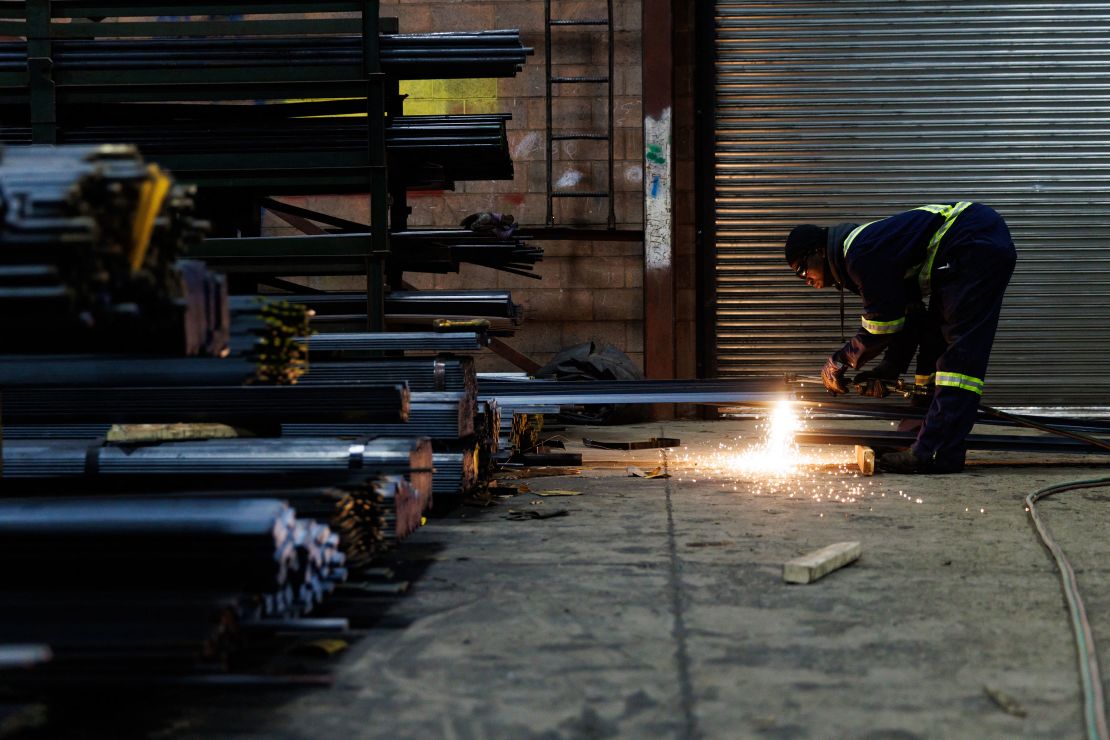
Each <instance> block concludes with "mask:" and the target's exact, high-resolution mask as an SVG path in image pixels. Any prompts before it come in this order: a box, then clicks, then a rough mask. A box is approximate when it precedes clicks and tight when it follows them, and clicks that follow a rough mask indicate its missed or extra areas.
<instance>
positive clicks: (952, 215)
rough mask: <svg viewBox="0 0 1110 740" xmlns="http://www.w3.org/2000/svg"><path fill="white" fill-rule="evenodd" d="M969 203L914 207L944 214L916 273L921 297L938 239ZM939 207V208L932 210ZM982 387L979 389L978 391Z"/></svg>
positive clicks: (929, 277) (927, 288)
mask: <svg viewBox="0 0 1110 740" xmlns="http://www.w3.org/2000/svg"><path fill="white" fill-rule="evenodd" d="M970 205H971V201H969V200H961V201H960V202H959V203H956V204H955V205H953V206H921V207H920V208H915V209H914V210H918V211H929V212H930V213H936V214H938V215H942V216H944V223H942V224H941V225H940V227H939V228H938V229H937V230H936V231H935V232H933V238H932V239H930V240H929V245H928V246H927V247H925V261H924V262H922V263H921V267H920V270H919V272H918V273H917V284H918V286H919V287H920V288H921V295H922V297H924V296H927V295H929V291H930V289H931V288H932V280H933V262H934V261H936V258H937V248H938V247H940V240H941V239H943V238H944V235H945V234H947V233H948V230H949V229H950V228H952V224H954V223H956V217H957V216H959V215H960V214H961V213H963V212H964V209H965V208H967V207H968V206H970ZM934 209H939V210H934ZM981 392H982V389H980V393H981Z"/></svg>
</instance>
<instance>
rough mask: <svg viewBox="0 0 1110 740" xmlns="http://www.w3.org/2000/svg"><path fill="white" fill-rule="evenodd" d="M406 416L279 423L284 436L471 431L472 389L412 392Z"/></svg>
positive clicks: (455, 435) (441, 435)
mask: <svg viewBox="0 0 1110 740" xmlns="http://www.w3.org/2000/svg"><path fill="white" fill-rule="evenodd" d="M410 398H411V400H410V402H409V419H408V421H406V422H404V423H400V424H282V425H281V435H282V436H283V437H366V436H382V437H429V438H431V439H459V438H463V437H470V436H471V435H473V434H474V423H475V417H476V416H477V409H478V404H477V402H476V401H475V400H474V394H473V393H472V392H462V391H449V392H443V393H413V394H412V395H411V397H410Z"/></svg>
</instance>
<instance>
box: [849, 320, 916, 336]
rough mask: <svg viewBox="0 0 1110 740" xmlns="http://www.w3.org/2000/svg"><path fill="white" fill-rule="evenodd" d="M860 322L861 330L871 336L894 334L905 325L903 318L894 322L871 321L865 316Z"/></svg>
mask: <svg viewBox="0 0 1110 740" xmlns="http://www.w3.org/2000/svg"><path fill="white" fill-rule="evenodd" d="M860 321H862V322H863V328H864V329H867V331H869V332H871V333H872V334H896V333H898V332H900V331H902V327H903V326H905V325H906V317H905V316H903V317H902V318H900V319H895V320H894V321H871V320H870V319H868V318H867V317H866V316H861V317H860Z"/></svg>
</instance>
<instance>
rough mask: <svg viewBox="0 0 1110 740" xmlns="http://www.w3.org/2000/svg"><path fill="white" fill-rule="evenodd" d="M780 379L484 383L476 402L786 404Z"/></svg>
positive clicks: (515, 405)
mask: <svg viewBox="0 0 1110 740" xmlns="http://www.w3.org/2000/svg"><path fill="white" fill-rule="evenodd" d="M781 387H782V381H781V380H778V379H766V380H762V379H757V380H717V379H713V380H610V381H590V382H560V381H545V380H537V381H513V380H509V381H497V380H486V379H482V380H481V381H480V382H479V386H478V397H479V399H482V400H485V399H489V398H492V399H496V400H497V402H498V403H499V404H500V405H501V406H502V407H503V408H505V409H513V410H514V412H515V411H517V410H518V409H521V408H524V407H528V406H532V407H535V406H554V405H559V406H574V405H599V406H601V405H614V404H639V403H705V404H720V405H723V404H728V403H772V402H775V401H780V400H783V399H785V398H788V395H787V393H786V391H785V390H776V389H777V388H781Z"/></svg>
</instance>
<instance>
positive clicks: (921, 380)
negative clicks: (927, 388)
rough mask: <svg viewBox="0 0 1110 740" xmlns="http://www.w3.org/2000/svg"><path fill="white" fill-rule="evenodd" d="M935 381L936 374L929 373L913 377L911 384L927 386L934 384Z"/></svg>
mask: <svg viewBox="0 0 1110 740" xmlns="http://www.w3.org/2000/svg"><path fill="white" fill-rule="evenodd" d="M936 379H937V374H936V373H929V374H928V375H915V376H913V382H915V383H917V384H918V385H929V384H930V383H934V382H936Z"/></svg>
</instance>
